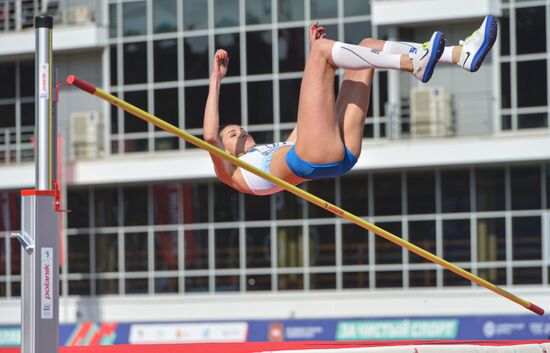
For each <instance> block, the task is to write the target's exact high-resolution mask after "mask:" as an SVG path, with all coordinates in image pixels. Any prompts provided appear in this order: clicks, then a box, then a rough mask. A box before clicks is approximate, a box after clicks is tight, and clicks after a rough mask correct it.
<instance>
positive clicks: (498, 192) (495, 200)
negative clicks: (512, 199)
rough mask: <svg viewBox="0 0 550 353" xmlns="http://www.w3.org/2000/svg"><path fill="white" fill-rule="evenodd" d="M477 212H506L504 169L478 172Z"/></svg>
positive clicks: (489, 169)
mask: <svg viewBox="0 0 550 353" xmlns="http://www.w3.org/2000/svg"><path fill="white" fill-rule="evenodd" d="M476 197H477V202H476V203H477V211H498V210H504V207H505V205H504V200H505V190H504V169H503V168H487V169H478V170H476Z"/></svg>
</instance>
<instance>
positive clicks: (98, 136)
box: [69, 111, 105, 160]
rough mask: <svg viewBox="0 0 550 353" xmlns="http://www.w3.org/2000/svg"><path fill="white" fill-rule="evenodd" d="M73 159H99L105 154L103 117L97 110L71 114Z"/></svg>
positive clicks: (70, 137)
mask: <svg viewBox="0 0 550 353" xmlns="http://www.w3.org/2000/svg"><path fill="white" fill-rule="evenodd" d="M69 141H70V147H71V150H70V155H71V160H80V159H97V158H99V157H101V156H103V153H104V151H105V144H104V139H103V119H102V118H101V115H100V114H99V113H98V112H97V111H89V112H78V113H72V114H71V116H70V135H69Z"/></svg>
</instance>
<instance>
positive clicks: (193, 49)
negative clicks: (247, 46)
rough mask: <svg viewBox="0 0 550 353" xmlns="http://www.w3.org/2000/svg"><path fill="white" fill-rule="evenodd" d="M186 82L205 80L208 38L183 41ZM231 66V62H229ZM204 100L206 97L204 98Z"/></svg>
mask: <svg viewBox="0 0 550 353" xmlns="http://www.w3.org/2000/svg"><path fill="white" fill-rule="evenodd" d="M183 51H184V57H185V59H184V72H185V75H184V77H185V79H186V80H193V79H199V78H207V77H208V75H209V70H210V67H209V64H208V63H209V60H210V58H209V54H208V37H202V36H201V37H188V38H184V40H183ZM231 64H233V61H231ZM205 99H206V97H205Z"/></svg>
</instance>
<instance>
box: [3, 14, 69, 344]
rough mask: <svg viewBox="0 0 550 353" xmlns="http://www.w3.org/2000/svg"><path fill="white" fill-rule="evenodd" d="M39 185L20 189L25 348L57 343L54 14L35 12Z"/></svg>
mask: <svg viewBox="0 0 550 353" xmlns="http://www.w3.org/2000/svg"><path fill="white" fill-rule="evenodd" d="M34 24H35V36H36V53H35V70H36V71H35V73H36V77H35V89H36V91H35V114H36V127H35V136H36V144H35V146H36V151H35V166H36V179H35V189H32V190H22V191H21V199H22V201H21V233H20V234H13V235H12V236H14V237H15V238H17V239H18V240H19V242H20V243H21V245H22V250H21V352H22V353H57V352H58V348H59V344H58V341H59V254H58V252H59V237H58V234H59V230H58V229H59V222H58V215H57V212H58V211H59V202H58V201H59V192H58V189H57V184H56V182H55V177H56V176H55V171H56V164H57V161H56V160H55V158H56V153H55V152H56V144H57V139H56V137H55V133H56V123H57V122H56V119H55V115H54V114H53V111H52V103H53V101H54V98H55V95H54V94H53V83H52V80H53V77H52V66H53V62H52V27H53V19H52V17H51V16H37V17H35V22H34Z"/></svg>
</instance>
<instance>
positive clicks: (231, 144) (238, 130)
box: [220, 125, 256, 157]
mask: <svg viewBox="0 0 550 353" xmlns="http://www.w3.org/2000/svg"><path fill="white" fill-rule="evenodd" d="M220 139H221V141H222V143H223V146H224V148H225V152H227V153H229V154H232V155H233V156H235V157H238V156H240V155H242V154H244V153H246V152H247V151H248V150H249V149H251V148H252V147H254V146H256V142H255V141H254V139H253V138H252V136H250V135H249V134H248V132H247V131H246V130H245V129H243V128H242V127H240V126H239V125H228V126H226V127H224V128H223V129H222V131H220Z"/></svg>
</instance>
